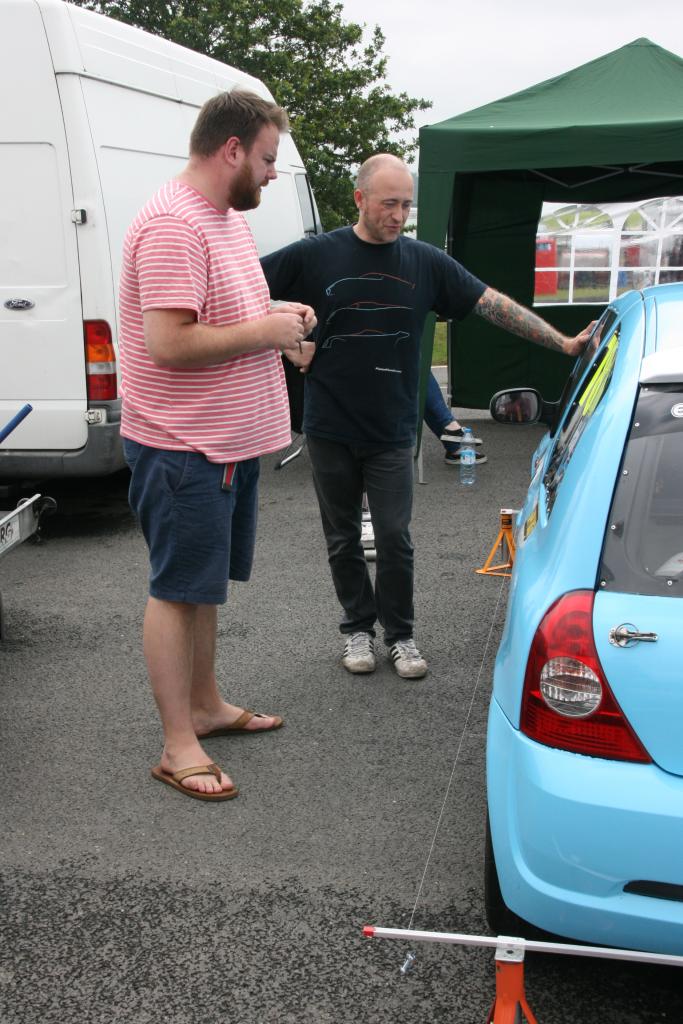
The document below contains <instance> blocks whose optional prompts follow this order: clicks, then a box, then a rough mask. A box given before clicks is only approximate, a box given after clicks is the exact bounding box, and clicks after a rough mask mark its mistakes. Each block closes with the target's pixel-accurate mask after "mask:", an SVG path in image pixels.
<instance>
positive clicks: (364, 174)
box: [356, 153, 412, 192]
mask: <svg viewBox="0 0 683 1024" xmlns="http://www.w3.org/2000/svg"><path fill="white" fill-rule="evenodd" d="M382 170H390V171H399V172H400V171H403V172H404V173H405V174H408V175H410V178H411V181H412V175H411V174H410V171H409V170H408V166H407V164H406V163H405V161H403V160H401V158H400V157H398V156H394V155H393V153H377V154H375V156H371V157H368V159H367V160H366V161H365V163H363V164H361V165H360V168H359V169H358V174H357V175H356V188H357V189H360V191H361V192H367V190H368V189H369V188H370V187H371V182H372V179H373V177H374V176H375V174H376V173H377V172H378V171H382Z"/></svg>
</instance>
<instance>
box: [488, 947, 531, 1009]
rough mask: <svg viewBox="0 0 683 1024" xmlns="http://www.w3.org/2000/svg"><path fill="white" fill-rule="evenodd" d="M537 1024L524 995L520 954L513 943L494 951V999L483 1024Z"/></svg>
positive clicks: (522, 954) (522, 951)
mask: <svg viewBox="0 0 683 1024" xmlns="http://www.w3.org/2000/svg"><path fill="white" fill-rule="evenodd" d="M523 1020H524V1021H527V1022H528V1024H538V1021H537V1020H536V1018H535V1017H534V1015H533V1013H532V1012H531V1009H530V1007H529V1004H528V1003H527V1001H526V995H525V994H524V950H523V949H522V948H521V947H519V946H517V945H516V944H515V943H514V940H513V942H511V943H510V944H509V945H499V946H498V948H497V949H496V998H495V999H494V1000H493V1006H492V1007H491V1009H490V1011H489V1015H488V1017H487V1018H486V1024H522V1021H523Z"/></svg>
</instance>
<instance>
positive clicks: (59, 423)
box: [0, 0, 87, 450]
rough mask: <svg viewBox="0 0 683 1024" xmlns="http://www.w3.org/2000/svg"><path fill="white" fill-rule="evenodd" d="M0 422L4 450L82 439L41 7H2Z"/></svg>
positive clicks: (66, 223) (73, 261) (66, 198)
mask: <svg viewBox="0 0 683 1024" xmlns="http://www.w3.org/2000/svg"><path fill="white" fill-rule="evenodd" d="M0 82H1V83H2V89H1V92H2V96H3V102H2V104H1V105H0V183H1V185H2V189H1V190H0V195H1V196H2V198H1V199H0V239H1V244H0V425H2V424H3V423H5V422H6V421H8V420H9V419H10V418H11V416H12V415H13V414H14V413H15V412H16V411H17V410H18V409H19V408H20V407H21V406H22V405H23V404H24V403H25V402H30V403H31V404H32V405H33V412H32V413H31V415H30V416H28V417H27V418H26V419H25V420H24V421H23V422H22V423H21V424H20V426H19V427H18V428H17V429H16V430H15V431H14V432H13V433H12V434H11V435H10V436H9V437H8V438H7V440H6V441H5V442H3V445H2V449H4V450H7V449H14V450H16V449H22V450H26V449H34V450H35V449H43V450H45V449H61V450H72V449H76V448H80V447H82V446H83V445H84V444H85V443H86V439H87V424H86V422H85V415H84V414H85V409H86V389H85V357H84V343H83V316H82V309H81V290H80V281H79V270H78V253H77V245H76V230H77V229H76V225H75V223H73V220H72V211H73V205H74V203H73V194H72V188H71V176H70V172H69V161H68V153H67V146H66V139H65V133H64V123H63V119H62V111H61V106H60V103H59V97H58V93H57V86H56V82H55V76H54V72H53V68H52V60H51V57H50V51H49V48H48V44H47V39H46V36H45V31H44V28H43V22H42V18H41V14H40V10H39V8H38V7H37V5H34V4H25V3H16V2H14V0H5V2H3V4H2V5H1V6H0Z"/></svg>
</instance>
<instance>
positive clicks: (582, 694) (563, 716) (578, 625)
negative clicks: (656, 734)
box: [520, 590, 652, 763]
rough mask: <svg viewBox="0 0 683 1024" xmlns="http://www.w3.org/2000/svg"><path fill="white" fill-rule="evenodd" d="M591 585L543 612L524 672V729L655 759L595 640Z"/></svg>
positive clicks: (549, 741) (630, 757) (593, 750)
mask: <svg viewBox="0 0 683 1024" xmlns="http://www.w3.org/2000/svg"><path fill="white" fill-rule="evenodd" d="M594 597H595V595H594V594H593V591H592V590H576V591H573V592H571V593H569V594H565V595H564V596H563V597H561V598H559V600H557V601H556V602H555V604H553V605H551V607H550V608H549V609H548V611H547V612H546V613H545V615H544V617H543V619H542V621H541V623H540V625H539V627H538V629H537V630H536V635H535V636H534V640H533V643H532V645H531V651H530V653H529V660H528V662H527V667H526V675H525V677H524V693H523V696H522V714H521V721H520V728H521V730H522V732H523V733H524V734H525V735H526V736H529V738H530V739H532V740H535V741H536V742H537V743H544V744H545V745H546V746H548V747H559V748H560V749H561V750H571V751H573V752H574V753H576V754H589V755H591V756H592V757H605V758H611V759H613V760H617V761H639V762H641V763H646V762H650V761H651V760H652V759H651V757H650V755H649V754H648V753H647V751H646V750H645V748H644V747H643V745H642V743H641V742H640V740H639V739H638V737H637V736H636V734H635V732H634V731H633V729H632V728H631V726H630V724H629V722H628V720H627V718H626V716H625V715H624V713H623V712H622V710H621V708H620V707H619V705H618V704H617V702H616V699H615V697H614V695H613V693H612V691H611V690H610V688H609V686H608V683H607V679H606V678H605V674H604V672H603V670H602V666H601V664H600V659H599V658H598V652H597V650H596V647H595V641H594V640H593V601H594Z"/></svg>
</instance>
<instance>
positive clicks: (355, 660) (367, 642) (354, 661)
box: [342, 633, 377, 673]
mask: <svg viewBox="0 0 683 1024" xmlns="http://www.w3.org/2000/svg"><path fill="white" fill-rule="evenodd" d="M342 665H343V666H344V668H345V669H347V670H348V671H349V672H355V673H361V672H374V671H375V667H376V665H377V662H376V660H375V640H374V638H373V637H372V636H371V635H370V633H351V634H350V635H349V636H348V637H347V639H346V643H345V644H344V655H343V657H342Z"/></svg>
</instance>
